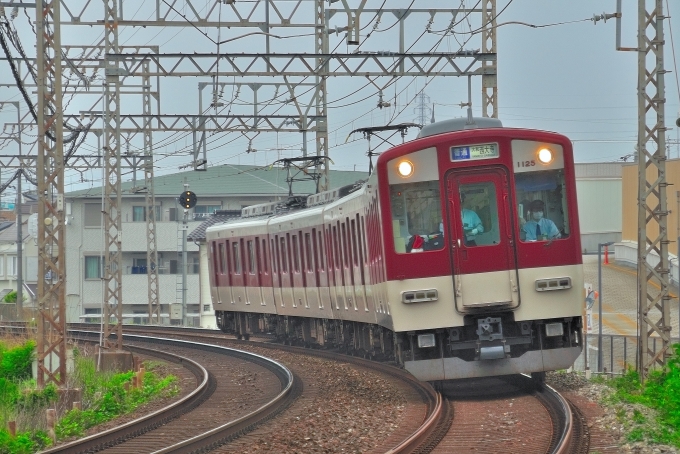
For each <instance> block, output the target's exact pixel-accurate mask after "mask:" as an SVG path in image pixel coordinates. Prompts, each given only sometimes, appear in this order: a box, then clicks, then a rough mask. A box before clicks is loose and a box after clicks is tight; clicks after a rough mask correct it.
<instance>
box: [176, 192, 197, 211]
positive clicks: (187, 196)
mask: <svg viewBox="0 0 680 454" xmlns="http://www.w3.org/2000/svg"><path fill="white" fill-rule="evenodd" d="M178 200H179V204H180V205H182V207H184V208H186V209H187V210H188V209H189V208H193V207H195V206H196V201H197V200H198V198H197V197H196V194H195V193H193V192H191V191H184V192H183V193H181V194H180V195H179V197H178Z"/></svg>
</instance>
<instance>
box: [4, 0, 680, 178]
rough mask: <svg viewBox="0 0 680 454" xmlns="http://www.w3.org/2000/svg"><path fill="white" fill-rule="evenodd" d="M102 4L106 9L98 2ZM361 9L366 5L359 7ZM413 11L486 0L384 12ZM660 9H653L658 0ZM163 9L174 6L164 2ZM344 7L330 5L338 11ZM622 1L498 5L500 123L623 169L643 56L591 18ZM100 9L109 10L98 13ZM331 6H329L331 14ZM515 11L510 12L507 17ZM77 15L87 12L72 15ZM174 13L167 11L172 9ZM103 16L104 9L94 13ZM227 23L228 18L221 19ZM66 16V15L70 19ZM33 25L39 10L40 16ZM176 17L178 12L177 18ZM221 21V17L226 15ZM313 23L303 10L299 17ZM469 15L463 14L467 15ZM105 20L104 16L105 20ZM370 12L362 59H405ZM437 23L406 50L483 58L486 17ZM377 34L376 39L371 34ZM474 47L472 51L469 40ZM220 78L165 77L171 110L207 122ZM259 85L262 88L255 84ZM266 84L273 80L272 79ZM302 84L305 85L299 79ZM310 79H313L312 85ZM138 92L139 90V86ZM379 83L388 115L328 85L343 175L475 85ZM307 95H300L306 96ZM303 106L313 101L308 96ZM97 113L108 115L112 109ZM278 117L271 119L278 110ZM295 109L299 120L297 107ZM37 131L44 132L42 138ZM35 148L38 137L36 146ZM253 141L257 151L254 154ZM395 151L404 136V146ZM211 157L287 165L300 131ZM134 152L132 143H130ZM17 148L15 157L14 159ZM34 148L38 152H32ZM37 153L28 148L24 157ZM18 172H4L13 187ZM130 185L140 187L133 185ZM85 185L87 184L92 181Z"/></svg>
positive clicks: (413, 30) (28, 34)
mask: <svg viewBox="0 0 680 454" xmlns="http://www.w3.org/2000/svg"><path fill="white" fill-rule="evenodd" d="M95 3H96V2H95ZM154 3H155V2H144V3H141V2H139V3H138V2H132V1H128V2H125V3H124V9H125V17H126V18H130V17H134V18H135V19H147V18H148V17H150V15H151V14H152V9H151V8H152V6H153V4H154ZM349 3H350V5H354V4H355V3H357V4H358V2H357V1H350V2H349ZM412 3H413V8H418V7H419V8H427V7H437V8H443V7H445V6H450V7H452V8H455V7H459V6H461V5H462V6H463V7H468V8H470V7H474V6H476V5H477V4H478V2H477V1H475V0H462V1H449V2H442V1H434V0H416V1H415V2H412V1H410V0H387V1H386V2H385V8H406V7H408V6H410V5H411V4H412ZM649 3H650V4H651V2H649ZM68 4H69V6H71V5H83V4H85V2H84V1H83V0H74V1H73V2H71V1H69V2H68ZM161 4H163V3H161ZM193 4H194V5H195V6H197V7H199V9H200V8H203V10H204V11H205V9H206V8H209V7H211V5H215V0H194V2H193ZM339 4H340V2H337V3H334V4H333V5H332V6H331V7H333V8H338V7H339ZM382 4H383V1H382V0H369V1H368V3H367V5H366V8H374V9H377V8H379V7H380V6H381V5H382ZM615 4H616V2H615V0H607V1H601V0H595V1H594V0H569V1H564V0H563V1H555V0H514V1H508V0H498V11H499V12H500V11H502V10H504V11H503V13H502V14H501V15H500V16H499V18H498V22H499V24H501V25H500V26H499V28H498V66H499V68H498V78H499V80H498V85H499V113H500V119H501V120H502V121H503V123H504V125H506V126H513V127H528V128H536V129H546V130H552V131H557V132H560V133H563V134H565V135H567V136H568V137H570V138H571V139H572V140H573V141H574V147H575V151H576V159H577V160H578V161H580V162H597V161H615V160H618V159H619V158H620V157H622V156H624V155H627V154H630V153H632V152H633V146H634V145H635V141H636V131H637V95H636V78H637V56H636V54H635V53H634V52H617V51H616V49H615V23H614V21H613V20H611V21H608V22H607V23H603V22H599V23H598V24H597V25H593V22H592V21H590V20H587V19H589V18H590V17H592V16H593V14H594V13H598V14H600V13H602V12H607V13H611V12H614V8H615ZM668 4H669V6H670V12H669V14H668V15H669V16H671V19H670V20H667V21H666V22H665V33H666V46H665V59H666V61H665V66H666V69H667V70H668V71H670V72H669V73H668V74H667V75H666V100H667V104H666V115H667V126H669V127H673V128H674V129H672V130H671V131H670V132H669V133H668V138H669V139H671V140H672V141H675V142H677V139H678V136H677V131H676V129H675V125H674V122H675V119H676V118H677V117H678V111H679V109H680V102H679V101H678V99H679V95H678V88H677V83H676V80H677V79H676V73H675V64H676V62H675V60H674V58H673V52H672V42H671V31H672V33H673V39H674V41H675V45H676V47H675V48H676V55H675V57H676V58H677V57H679V56H680V55H678V51H680V19H679V18H680V3H679V2H677V1H676V0H672V1H669V2H668ZM177 5H178V6H177V9H178V11H180V12H182V13H187V14H188V13H189V10H188V8H187V7H186V5H184V6H182V2H181V1H180V2H177ZM241 5H255V3H254V2H243V3H241ZM277 5H279V6H280V9H281V11H284V12H286V11H288V12H290V10H291V8H293V7H294V5H295V3H294V2H291V1H285V0H284V1H280V2H277ZM96 6H97V8H99V9H98V10H99V11H101V6H100V5H96ZM327 7H328V6H327ZM506 7H507V8H506ZM223 8H224V9H223V11H222V16H221V17H222V18H223V20H229V19H228V18H232V19H233V17H234V16H233V15H231V16H230V13H229V11H228V9H227V7H226V6H223ZM300 8H301V9H304V8H307V9H308V10H310V11H311V3H310V2H308V1H305V2H303V6H301V7H300ZM73 9H74V10H75V9H77V8H73ZM165 9H166V10H167V7H166V8H165ZM91 11H95V9H91ZM214 11H215V13H214V14H217V11H218V9H215V10H214ZM623 13H624V24H623V45H624V46H628V47H634V46H635V45H636V42H637V41H636V33H637V30H636V28H637V2H636V1H633V0H630V1H624V11H623ZM64 14H65V13H64V12H62V17H64ZM30 15H31V17H33V16H34V13H33V12H32V11H31V12H30ZM174 16H176V13H175V12H172V11H170V12H169V17H174ZM212 17H217V16H216V15H214V16H212ZM298 17H300V18H308V19H309V20H310V21H311V15H310V14H308V13H306V12H305V13H304V14H303V15H300V16H298ZM459 17H460V18H463V16H459ZM99 18H101V17H99ZM372 19H373V18H372V17H371V15H370V14H366V15H364V16H362V23H361V26H362V27H365V28H364V29H363V31H362V45H361V47H360V49H359V50H362V51H383V50H389V51H396V50H398V47H397V44H396V43H397V38H398V35H397V33H396V32H397V30H398V27H393V26H392V25H393V24H394V19H393V18H392V17H391V16H389V15H384V16H383V17H382V19H381V21H380V23H379V24H378V25H377V27H376V28H375V30H374V26H375V21H373V20H372ZM427 19H428V17H427V16H426V15H420V16H418V15H414V16H413V17H412V18H409V20H408V22H407V24H408V27H407V33H406V36H407V39H406V41H407V47H408V46H410V45H411V44H413V42H414V41H415V42H416V44H415V45H414V46H413V50H416V51H428V50H430V49H434V50H436V51H437V52H446V51H456V50H458V49H459V48H461V43H462V48H463V49H466V50H467V49H479V48H480V43H481V37H480V35H475V36H473V37H472V38H470V35H469V34H467V32H469V31H470V30H476V29H477V28H478V27H479V20H480V18H479V16H478V15H477V16H476V17H475V16H471V17H470V18H469V20H468V19H467V18H465V20H462V21H457V22H459V23H457V24H456V26H455V27H454V30H455V31H456V34H455V35H453V36H450V35H449V36H442V35H441V34H436V33H425V34H423V32H424V31H425V27H426V24H427ZM343 21H346V19H344V18H342V17H339V16H336V18H334V19H333V21H332V22H331V26H333V27H334V26H336V25H338V26H341V25H342V24H343ZM515 21H517V22H523V23H527V24H533V25H548V24H558V23H563V24H561V25H553V26H548V27H541V28H532V27H528V26H524V25H517V24H508V25H502V24H504V23H506V22H515ZM14 23H15V26H16V28H17V30H18V31H19V33H20V36H21V38H22V42H23V44H24V47H25V49H26V50H27V52H28V53H29V55H34V53H35V50H34V40H35V38H34V35H33V33H32V31H31V29H30V27H29V25H28V21H27V20H26V17H25V16H24V14H23V12H21V13H20V15H19V17H18V18H17V19H15V21H14ZM449 23H450V16H448V17H445V16H437V18H436V20H435V22H434V23H433V24H432V26H431V30H433V31H438V30H443V29H446V27H447V26H448V24H449ZM201 30H202V31H203V32H205V33H207V34H208V35H209V36H210V38H211V39H212V40H213V41H217V38H218V33H219V37H220V39H222V40H224V39H231V38H236V37H238V36H241V35H243V34H246V33H249V32H252V29H249V30H244V29H231V30H227V29H226V28H224V27H222V28H221V29H220V30H216V29H211V30H205V29H201ZM308 32H309V30H307V31H300V30H290V29H285V30H282V29H277V30H272V34H277V35H284V34H285V35H292V34H305V33H308ZM369 32H371V35H370V36H368V37H367V34H368V33H369ZM63 34H64V38H63V41H64V43H69V44H76V43H79V44H92V43H96V42H97V41H98V40H99V39H100V37H101V36H102V35H101V30H95V29H94V28H86V27H64V29H63ZM421 35H422V36H421ZM468 38H470V39H469V41H467V42H466V40H467V39H468ZM211 39H208V38H206V37H205V36H204V35H203V34H202V33H201V32H199V30H196V29H192V28H187V29H178V28H170V27H168V28H147V29H142V28H135V29H132V28H124V29H122V30H121V34H120V42H121V44H122V45H131V44H135V45H146V44H150V45H159V46H161V51H162V52H216V51H217V46H216V45H215V44H214V43H213V42H211ZM271 42H272V50H273V51H274V52H290V51H291V50H293V51H296V52H309V53H311V52H313V44H312V43H313V41H312V40H311V38H310V37H308V36H303V37H297V38H290V39H277V38H274V37H272V39H271ZM330 48H331V49H337V51H338V52H353V51H355V50H356V46H348V45H347V44H346V43H345V41H344V35H343V33H340V34H339V35H337V36H336V35H335V34H333V35H331V40H330ZM254 51H264V37H263V36H250V37H246V38H243V39H236V40H233V41H230V42H229V43H227V44H224V45H221V46H220V52H222V53H224V52H254ZM0 63H2V66H0V77H1V78H2V80H3V81H4V80H8V79H9V78H10V77H11V76H10V73H9V67H8V66H7V63H6V62H0ZM209 81H210V79H201V80H198V79H195V78H181V79H169V78H166V79H163V80H162V81H161V93H162V94H161V96H162V101H161V107H162V111H163V112H168V113H192V114H195V113H198V90H197V86H198V83H199V82H209ZM233 81H234V80H233V79H232V80H229V79H228V78H226V79H225V78H221V79H220V82H233ZM251 81H253V80H252V79H251ZM263 81H264V80H263ZM299 81H300V80H299V79H298V82H299ZM305 82H313V79H309V80H306V81H305ZM130 83H132V84H134V83H138V82H135V81H130ZM472 83H473V88H472V100H473V110H474V112H475V114H477V115H479V114H480V113H481V108H480V104H481V94H480V90H481V89H480V84H481V79H480V78H473V80H472ZM376 85H379V86H384V85H386V88H385V90H384V93H383V95H384V99H385V100H386V101H389V102H390V103H391V104H392V105H391V107H389V108H385V109H382V110H381V109H378V108H376V104H377V102H378V89H377V88H376V87H375V86H374V85H371V84H370V83H368V82H367V80H366V79H365V78H362V77H358V78H354V79H349V78H340V77H338V78H331V79H329V81H328V93H329V95H328V100H329V150H330V156H331V158H332V159H333V162H334V165H333V167H334V168H337V169H341V170H348V169H352V168H354V166H356V168H357V169H358V170H359V169H360V170H366V169H367V167H368V160H367V158H366V156H365V153H366V149H367V148H366V142H365V140H363V139H361V138H360V137H359V136H356V137H354V138H350V140H349V141H348V142H347V143H345V141H346V139H347V137H348V134H349V132H350V131H351V130H352V129H355V128H360V127H365V126H375V125H380V124H385V123H386V122H388V121H390V120H392V122H393V123H399V122H407V121H413V120H414V119H415V118H416V113H415V107H416V102H415V100H414V97H415V95H416V94H417V93H418V91H419V90H421V89H423V90H424V92H425V93H426V94H427V95H428V96H429V98H430V102H431V103H433V104H434V108H435V112H436V118H437V119H440V120H441V119H445V118H451V117H456V116H462V115H464V113H465V111H464V110H463V109H461V108H460V107H459V106H458V104H459V103H461V102H465V101H467V80H466V78H445V77H434V78H424V77H423V78H416V79H413V78H400V79H398V80H389V79H383V80H379V81H376ZM301 92H304V90H300V91H296V93H297V94H300V93H301ZM90 93H91V94H90V95H79V96H76V97H75V98H74V100H73V101H71V102H70V104H69V105H68V107H67V112H68V113H77V112H79V111H80V110H83V109H88V108H89V107H90V106H92V105H93V103H94V104H95V106H97V104H96V99H97V96H98V95H99V94H100V93H101V81H100V80H95V81H94V82H93V85H92V89H91V91H90ZM274 94H275V93H274V92H273V91H267V89H262V92H261V93H260V94H259V99H260V100H261V101H262V100H267V99H268V98H271V99H272V101H271V103H270V105H269V106H268V107H267V108H266V109H265V112H275V111H278V112H283V110H282V109H285V107H283V106H282V105H281V103H282V101H283V100H284V99H285V97H286V94H285V93H281V92H279V93H276V97H274ZM204 95H205V96H204V98H203V106H204V107H205V106H207V105H208V104H209V103H210V93H209V90H205V91H204ZM235 95H236V92H235V90H234V89H232V88H229V87H226V88H225V90H224V91H223V92H222V97H221V101H222V103H223V104H224V105H225V107H224V112H223V113H227V112H228V111H229V112H231V113H243V114H250V113H252V107H251V106H250V104H249V102H250V98H249V97H248V96H249V94H248V93H239V97H238V98H236V96H235ZM301 96H302V97H304V95H301ZM17 99H19V97H18V95H17V91H16V90H15V89H14V90H12V89H2V90H0V100H3V101H6V100H17ZM122 106H123V111H124V112H129V113H140V112H141V99H140V97H131V96H128V97H124V99H123V103H122ZM96 108H99V109H100V108H101V104H99V105H98V107H96ZM267 109H268V110H267ZM288 112H291V111H290V110H288ZM15 118H16V114H15V113H14V112H13V111H12V109H10V108H6V109H3V110H2V111H1V112H0V122H3V123H4V122H12V121H14V120H15ZM33 133H34V131H33ZM415 133H416V131H415V130H412V131H409V135H408V137H407V138H412V137H414V136H415ZM29 139H30V137H29ZM249 140H252V148H254V149H257V150H258V151H257V152H255V153H246V152H245V150H246V149H247V148H248V145H249ZM191 141H192V138H191V135H190V134H189V135H187V134H163V133H158V134H155V135H154V143H155V145H156V147H155V150H154V152H155V153H156V156H157V158H156V164H157V167H156V172H157V173H159V174H161V173H170V172H177V171H178V170H179V167H181V166H183V165H186V164H188V163H189V161H190V158H189V156H188V153H187V151H188V150H189V149H190V148H191ZM395 141H396V142H399V141H400V139H397V138H395ZM208 143H209V146H208V149H209V152H208V159H209V162H210V163H212V164H221V163H233V164H253V165H266V164H268V163H271V162H272V161H274V160H275V159H277V158H278V157H284V156H296V155H299V154H300V151H299V150H300V148H301V135H300V134H283V133H282V134H278V135H277V134H274V133H263V134H259V135H254V134H249V135H248V137H244V136H243V135H241V134H238V133H231V134H224V133H220V134H214V135H211V136H210V137H209V138H208ZM124 146H127V144H124ZM140 146H141V137H138V138H135V139H133V140H132V141H131V142H130V150H132V151H136V150H138V149H139V147H140ZM13 147H15V145H14V144H13V143H11V144H8V145H7V146H6V147H5V148H4V150H7V151H9V150H14V148H13ZM96 147H97V141H96V137H94V136H92V135H91V137H89V138H88V140H87V142H86V143H85V144H84V146H83V147H82V150H81V153H92V152H94V151H95V150H96ZM314 147H315V144H314V134H313V133H310V134H308V149H309V150H310V152H313V151H314V149H315V148H314ZM678 147H680V145H675V144H672V145H671V156H672V157H676V156H678V153H679V151H678V150H679V148H678ZM26 148H28V147H26ZM25 151H26V150H25ZM8 173H9V172H7V171H3V172H2V174H3V178H5V177H6V175H7V174H8ZM100 176H101V172H100V171H99V170H94V171H92V172H86V173H84V174H83V175H80V174H77V173H73V172H69V173H68V176H67V185H68V186H67V190H73V189H84V188H87V187H89V186H92V185H94V186H99V184H100V183H99V182H98V181H97V180H98V179H99V177H100ZM124 178H126V179H127V178H129V176H126V177H124ZM81 180H87V181H83V182H81Z"/></svg>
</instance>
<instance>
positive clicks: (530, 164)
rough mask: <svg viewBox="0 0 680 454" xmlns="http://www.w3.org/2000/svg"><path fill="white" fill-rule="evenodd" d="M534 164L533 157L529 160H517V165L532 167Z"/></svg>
mask: <svg viewBox="0 0 680 454" xmlns="http://www.w3.org/2000/svg"><path fill="white" fill-rule="evenodd" d="M535 165H536V161H534V160H533V159H532V160H531V161H517V167H533V166H535Z"/></svg>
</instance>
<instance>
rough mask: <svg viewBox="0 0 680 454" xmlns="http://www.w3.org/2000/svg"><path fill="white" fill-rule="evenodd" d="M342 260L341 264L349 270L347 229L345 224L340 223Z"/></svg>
mask: <svg viewBox="0 0 680 454" xmlns="http://www.w3.org/2000/svg"><path fill="white" fill-rule="evenodd" d="M341 228H342V258H343V262H342V264H343V265H344V266H345V267H346V268H349V244H348V242H347V227H346V226H345V223H344V222H343V223H342V226H341Z"/></svg>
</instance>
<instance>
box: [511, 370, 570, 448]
mask: <svg viewBox="0 0 680 454" xmlns="http://www.w3.org/2000/svg"><path fill="white" fill-rule="evenodd" d="M520 377H522V379H523V380H524V386H525V387H529V386H534V387H535V388H536V389H535V396H536V398H537V399H538V400H539V402H541V404H542V405H543V406H544V407H545V409H546V410H547V411H548V414H549V415H550V418H551V420H552V424H553V437H552V440H551V441H550V447H549V449H548V453H549V454H566V453H568V452H571V449H572V448H571V442H572V439H573V435H574V430H575V429H574V427H575V426H574V417H573V414H572V411H571V405H570V403H569V401H568V400H567V399H565V398H564V396H562V395H561V394H560V393H559V392H557V390H556V389H554V388H553V387H551V386H548V385H546V384H545V383H540V384H539V385H538V386H536V382H535V381H534V380H532V379H531V377H529V376H528V375H525V374H522V375H520ZM529 383H531V384H532V385H529Z"/></svg>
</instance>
